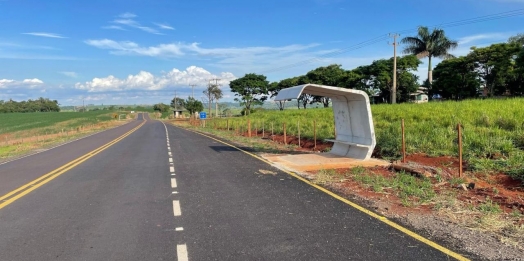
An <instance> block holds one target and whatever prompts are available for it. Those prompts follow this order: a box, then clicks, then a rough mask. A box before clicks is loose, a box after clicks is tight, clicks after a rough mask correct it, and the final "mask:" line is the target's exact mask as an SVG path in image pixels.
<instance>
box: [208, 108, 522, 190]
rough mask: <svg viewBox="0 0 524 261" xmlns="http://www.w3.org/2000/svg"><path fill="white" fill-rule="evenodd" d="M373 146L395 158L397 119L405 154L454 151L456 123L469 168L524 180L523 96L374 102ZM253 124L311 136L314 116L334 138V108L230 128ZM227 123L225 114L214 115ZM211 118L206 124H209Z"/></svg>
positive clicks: (267, 116)
mask: <svg viewBox="0 0 524 261" xmlns="http://www.w3.org/2000/svg"><path fill="white" fill-rule="evenodd" d="M371 108H372V112H373V120H374V124H375V132H376V138H377V149H378V151H379V153H380V155H382V156H383V157H385V158H399V157H400V148H401V129H400V122H401V119H404V120H405V125H406V142H407V153H408V154H412V153H426V154H428V155H430V156H441V155H450V156H456V155H457V154H458V148H457V142H456V141H457V130H456V126H457V124H458V123H461V124H462V126H463V143H464V145H463V146H464V158H465V160H467V161H468V162H469V166H470V168H471V170H473V171H484V172H489V171H501V172H505V173H508V174H510V175H512V176H513V177H516V178H519V179H521V180H524V126H523V124H524V99H522V98H519V99H507V100H468V101H462V102H452V101H450V102H442V103H436V102H435V103H427V104H397V105H388V104H384V105H372V106H371ZM248 118H249V119H250V121H251V126H252V128H253V129H254V128H257V129H259V130H260V129H261V128H262V126H263V127H264V128H265V130H266V132H267V131H271V126H272V125H273V129H274V132H275V133H282V124H283V123H286V129H287V134H288V135H297V134H298V131H297V123H298V122H300V133H301V137H304V138H313V121H314V120H316V124H317V139H319V140H321V139H327V138H333V136H334V126H333V124H334V123H333V111H332V109H331V108H328V109H307V110H284V111H273V110H271V111H258V112H256V113H253V114H252V115H250V116H247V117H237V118H230V119H229V124H230V126H232V127H231V128H237V126H240V128H244V129H246V126H247V124H246V122H247V119H248ZM214 121H215V122H216V125H217V126H218V127H220V128H226V119H216V120H214ZM213 126H214V123H213V122H209V123H208V124H207V127H208V128H211V127H213Z"/></svg>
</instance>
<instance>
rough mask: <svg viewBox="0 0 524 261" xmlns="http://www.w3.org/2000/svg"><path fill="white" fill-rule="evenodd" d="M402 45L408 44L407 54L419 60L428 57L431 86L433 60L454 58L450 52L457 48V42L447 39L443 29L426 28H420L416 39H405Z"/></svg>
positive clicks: (405, 51)
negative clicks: (435, 58)
mask: <svg viewBox="0 0 524 261" xmlns="http://www.w3.org/2000/svg"><path fill="white" fill-rule="evenodd" d="M401 43H402V44H407V47H406V48H405V49H404V53H405V54H414V55H416V56H417V58H419V59H421V58H426V57H428V80H429V83H430V84H431V83H432V82H433V69H432V67H431V59H432V58H433V57H438V58H442V59H449V58H453V57H454V56H453V55H451V54H450V53H449V51H450V50H453V49H455V48H457V46H458V43H457V41H453V40H450V39H448V38H447V37H446V35H445V33H444V30H442V29H433V31H431V32H430V31H429V29H428V28H427V27H425V26H420V27H419V28H418V35H416V36H414V37H410V36H408V37H404V38H403V39H402V41H401Z"/></svg>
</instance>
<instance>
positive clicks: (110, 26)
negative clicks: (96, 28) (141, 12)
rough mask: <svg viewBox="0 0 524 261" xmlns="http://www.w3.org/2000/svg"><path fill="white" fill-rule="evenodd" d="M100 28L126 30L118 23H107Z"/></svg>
mask: <svg viewBox="0 0 524 261" xmlns="http://www.w3.org/2000/svg"><path fill="white" fill-rule="evenodd" d="M102 29H109V30H120V31H127V30H126V29H124V28H122V26H118V25H107V26H102Z"/></svg>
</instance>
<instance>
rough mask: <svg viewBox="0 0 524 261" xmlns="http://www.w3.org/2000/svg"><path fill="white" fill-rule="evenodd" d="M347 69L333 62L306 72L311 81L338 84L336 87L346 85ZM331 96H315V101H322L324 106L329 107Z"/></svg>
mask: <svg viewBox="0 0 524 261" xmlns="http://www.w3.org/2000/svg"><path fill="white" fill-rule="evenodd" d="M346 74H347V71H346V70H344V69H342V65H340V64H331V65H328V66H325V67H318V68H316V69H314V70H311V71H309V72H308V73H307V74H306V77H307V78H308V79H309V82H310V83H316V84H322V85H328V86H336V87H346V86H345V78H346ZM329 101H330V99H329V97H322V96H314V97H313V102H321V103H322V104H323V105H324V108H327V107H329Z"/></svg>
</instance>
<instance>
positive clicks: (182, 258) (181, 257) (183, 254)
mask: <svg viewBox="0 0 524 261" xmlns="http://www.w3.org/2000/svg"><path fill="white" fill-rule="evenodd" d="M176 254H177V256H178V261H188V260H189V259H188V258H187V247H186V244H183V245H177V246H176Z"/></svg>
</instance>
